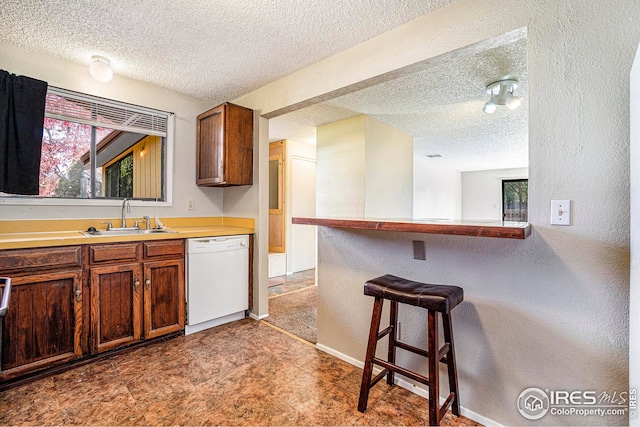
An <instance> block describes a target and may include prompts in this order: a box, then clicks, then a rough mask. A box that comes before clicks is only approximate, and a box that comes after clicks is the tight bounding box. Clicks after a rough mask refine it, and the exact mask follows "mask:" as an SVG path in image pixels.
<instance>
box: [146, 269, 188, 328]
mask: <svg viewBox="0 0 640 427" xmlns="http://www.w3.org/2000/svg"><path fill="white" fill-rule="evenodd" d="M184 305H185V301H184V263H183V261H182V260H171V261H156V262H147V263H145V264H144V336H145V338H154V337H157V336H160V335H165V334H169V333H171V332H176V331H180V330H182V329H184V323H185V307H184Z"/></svg>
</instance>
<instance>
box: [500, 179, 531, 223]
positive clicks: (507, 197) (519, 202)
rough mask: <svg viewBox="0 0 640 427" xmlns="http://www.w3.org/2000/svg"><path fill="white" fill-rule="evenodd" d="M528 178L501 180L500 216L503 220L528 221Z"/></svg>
mask: <svg viewBox="0 0 640 427" xmlns="http://www.w3.org/2000/svg"><path fill="white" fill-rule="evenodd" d="M528 200H529V180H527V179H509V180H503V181H502V218H503V220H504V221H520V222H527V221H528V211H527V205H528Z"/></svg>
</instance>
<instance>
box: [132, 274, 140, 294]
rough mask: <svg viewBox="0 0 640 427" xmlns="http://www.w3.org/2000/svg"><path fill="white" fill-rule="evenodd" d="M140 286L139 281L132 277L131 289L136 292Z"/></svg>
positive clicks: (136, 277)
mask: <svg viewBox="0 0 640 427" xmlns="http://www.w3.org/2000/svg"><path fill="white" fill-rule="evenodd" d="M139 286H140V280H138V276H134V277H133V287H134V289H135V290H136V292H137V291H138V287H139Z"/></svg>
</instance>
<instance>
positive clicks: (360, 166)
mask: <svg viewBox="0 0 640 427" xmlns="http://www.w3.org/2000/svg"><path fill="white" fill-rule="evenodd" d="M316 156H317V165H318V168H317V183H316V187H317V203H316V205H317V210H316V212H317V215H319V216H331V217H347V218H348V217H352V218H362V217H370V218H374V217H377V218H410V217H411V216H412V214H413V137H411V136H410V135H407V134H406V133H404V132H402V131H400V130H398V129H394V128H393V127H391V126H389V125H387V124H385V123H382V122H380V121H378V120H375V119H373V118H371V117H367V116H364V115H362V116H357V117H352V118H350V119H345V120H340V121H337V122H333V123H328V124H325V125H321V126H318V127H317V132H316Z"/></svg>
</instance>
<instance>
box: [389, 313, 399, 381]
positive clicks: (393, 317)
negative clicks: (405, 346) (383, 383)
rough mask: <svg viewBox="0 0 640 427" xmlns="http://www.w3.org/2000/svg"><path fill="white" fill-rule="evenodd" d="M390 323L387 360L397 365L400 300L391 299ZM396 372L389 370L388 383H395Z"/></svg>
mask: <svg viewBox="0 0 640 427" xmlns="http://www.w3.org/2000/svg"><path fill="white" fill-rule="evenodd" d="M389 313H390V316H389V317H390V318H389V324H390V325H391V332H389V350H388V351H387V360H388V361H389V363H392V364H394V365H395V363H396V336H397V334H398V301H391V307H390V311H389ZM394 374H395V373H394V372H393V371H391V370H389V373H388V374H387V384H389V385H391V386H392V385H394V377H395V375H394Z"/></svg>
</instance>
